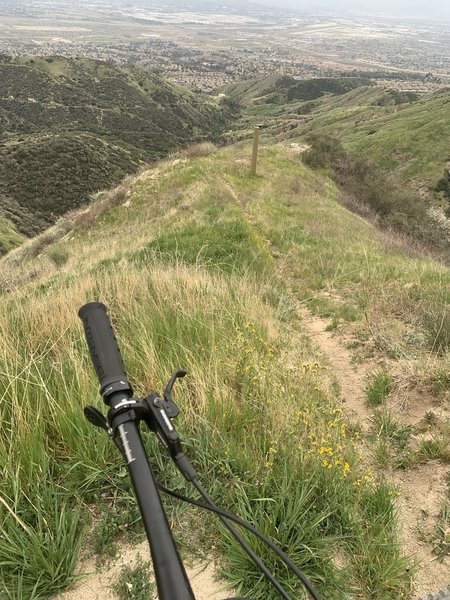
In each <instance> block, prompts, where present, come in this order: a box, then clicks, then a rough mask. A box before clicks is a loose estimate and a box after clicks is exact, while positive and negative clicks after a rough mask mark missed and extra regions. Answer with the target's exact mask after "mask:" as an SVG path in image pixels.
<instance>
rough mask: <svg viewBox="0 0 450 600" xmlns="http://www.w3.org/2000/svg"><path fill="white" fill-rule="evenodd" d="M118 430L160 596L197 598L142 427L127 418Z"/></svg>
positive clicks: (163, 599)
mask: <svg viewBox="0 0 450 600" xmlns="http://www.w3.org/2000/svg"><path fill="white" fill-rule="evenodd" d="M111 425H113V423H111ZM117 433H118V435H119V438H120V442H121V445H122V448H123V453H124V456H125V459H126V461H127V463H128V470H129V472H130V477H131V481H132V483H133V487H134V491H135V494H136V498H137V501H138V504H139V508H140V511H141V515H142V520H143V523H144V527H145V531H146V533H147V538H148V541H149V544H150V552H151V555H152V561H153V568H154V571H155V578H156V585H157V588H158V597H159V598H160V600H195V597H194V594H193V592H192V589H191V586H190V583H189V579H188V577H187V575H186V571H185V569H184V566H183V563H182V561H181V558H180V555H179V554H178V550H177V547H176V545H175V541H174V539H173V536H172V532H171V530H170V527H169V523H168V522H167V517H166V514H165V512H164V509H163V506H162V503H161V499H160V496H159V492H158V489H157V487H156V484H155V480H154V478H153V473H152V471H151V469H150V465H149V464H148V459H147V455H146V452H145V448H144V446H143V443H142V439H141V435H140V432H139V427H138V425H137V424H136V423H135V422H133V421H127V422H125V423H122V424H121V425H119V426H118V428H117Z"/></svg>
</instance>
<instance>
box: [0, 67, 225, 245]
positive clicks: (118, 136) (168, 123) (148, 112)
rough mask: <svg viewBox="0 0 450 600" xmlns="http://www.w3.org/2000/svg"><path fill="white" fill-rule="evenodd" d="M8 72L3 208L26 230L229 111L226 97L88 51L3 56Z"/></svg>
mask: <svg viewBox="0 0 450 600" xmlns="http://www.w3.org/2000/svg"><path fill="white" fill-rule="evenodd" d="M0 81H1V85H0V214H3V215H4V216H5V217H7V218H8V219H9V220H10V221H11V222H12V223H13V224H14V225H15V227H16V228H17V229H18V230H19V231H20V232H22V233H23V234H25V235H33V234H36V233H37V232H39V231H41V230H42V229H44V228H45V227H47V226H48V225H49V224H51V223H53V222H54V221H55V219H56V218H57V217H58V216H59V215H61V214H62V213H64V212H65V211H67V210H68V209H71V208H76V207H78V206H80V205H81V204H84V203H86V202H88V200H89V197H90V195H91V194H92V193H93V192H96V191H97V190H99V189H103V188H105V187H110V186H111V185H113V184H114V183H115V182H117V181H119V180H120V179H121V178H123V176H124V175H125V174H126V173H129V172H131V171H133V170H135V169H136V168H137V167H138V166H139V164H140V163H142V162H149V161H152V160H155V159H158V158H160V157H162V156H164V155H166V154H167V153H168V152H170V151H171V150H174V149H176V148H179V147H182V146H185V145H187V144H189V143H191V142H195V141H201V140H203V139H205V138H211V139H214V138H216V137H217V136H218V135H220V133H221V132H222V130H223V129H224V127H225V126H226V125H227V123H228V120H229V117H230V111H229V110H228V108H227V106H226V103H223V102H222V103H221V102H220V100H212V99H210V98H208V99H207V98H205V97H202V96H200V95H199V94H195V93H193V92H191V91H189V90H188V89H183V88H181V87H179V86H176V85H173V84H170V83H169V82H167V81H165V80H164V79H162V78H160V77H157V76H154V75H149V74H147V73H145V72H143V71H140V70H136V69H133V68H128V67H123V66H117V65H113V64H110V63H104V62H98V61H92V60H86V59H73V60H71V59H65V58H59V57H55V58H51V57H47V58H39V57H33V58H28V57H25V58H24V57H21V58H18V59H12V58H11V57H7V56H2V57H0Z"/></svg>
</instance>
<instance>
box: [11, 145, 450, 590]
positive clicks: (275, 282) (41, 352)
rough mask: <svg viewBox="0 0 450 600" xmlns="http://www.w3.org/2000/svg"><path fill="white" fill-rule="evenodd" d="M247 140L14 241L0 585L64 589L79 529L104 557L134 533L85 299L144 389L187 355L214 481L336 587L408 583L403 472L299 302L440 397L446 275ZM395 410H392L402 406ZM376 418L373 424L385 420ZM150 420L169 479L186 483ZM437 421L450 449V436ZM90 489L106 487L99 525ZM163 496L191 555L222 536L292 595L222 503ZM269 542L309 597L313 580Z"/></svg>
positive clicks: (282, 154) (309, 174) (446, 345)
mask: <svg viewBox="0 0 450 600" xmlns="http://www.w3.org/2000/svg"><path fill="white" fill-rule="evenodd" d="M249 151H250V149H249V147H248V146H246V145H240V146H234V147H232V148H230V149H226V150H221V151H215V152H213V153H212V154H210V155H209V156H203V157H195V156H194V157H191V158H189V157H187V154H185V155H184V156H179V157H178V158H177V159H176V160H168V161H165V162H161V163H159V164H157V165H155V166H153V167H152V168H150V169H148V170H147V171H144V172H142V173H141V174H140V175H139V176H138V177H137V178H135V179H134V180H131V179H129V180H127V182H126V184H124V186H125V185H126V188H127V199H128V201H127V204H126V206H124V205H123V203H120V202H119V203H114V202H113V198H114V197H115V195H116V192H114V193H111V195H110V196H108V194H107V195H105V196H104V197H103V200H101V201H102V202H104V205H103V208H102V209H101V210H100V209H97V211H96V212H95V213H94V212H93V213H92V214H91V216H92V219H93V220H92V219H91V221H90V223H89V225H87V222H88V221H86V219H88V217H89V211H85V212H83V213H81V212H80V213H79V217H78V219H77V218H75V217H74V216H73V214H72V215H70V216H68V217H65V218H63V220H62V224H61V223H60V224H59V225H58V226H59V227H61V226H63V225H64V223H65V226H66V228H69V227H72V231H71V235H70V236H65V237H64V238H63V239H59V241H58V242H57V243H56V244H48V242H47V244H44V243H41V245H39V244H38V242H39V238H37V240H34V241H31V242H28V243H27V244H25V245H24V247H23V248H21V249H19V250H18V251H15V252H13V253H11V254H10V255H8V257H5V258H4V259H3V260H2V263H1V270H0V289H3V290H4V292H3V294H2V295H1V296H0V373H1V376H0V423H1V427H0V431H1V432H2V433H1V435H0V456H1V460H2V464H3V465H4V466H3V476H2V479H1V481H0V497H1V498H2V502H1V504H0V528H1V531H2V535H1V536H0V596H1V595H2V594H3V596H4V597H5V598H15V599H16V600H25V599H26V600H38V599H44V598H45V599H46V598H49V596H50V594H51V593H54V592H57V591H58V590H60V589H62V588H64V587H65V586H66V585H68V584H69V583H70V582H71V580H72V579H73V577H74V565H75V563H76V561H77V558H78V556H79V553H80V549H81V545H82V544H83V542H85V545H86V547H88V548H91V549H92V551H93V552H95V553H97V554H100V555H104V553H105V552H107V551H108V550H109V551H111V544H112V542H113V540H114V538H115V537H116V536H117V535H119V534H121V535H122V537H123V536H135V537H131V538H130V537H128V539H134V540H135V539H136V535H138V533H137V532H139V531H140V524H139V520H138V516H137V514H136V509H135V508H133V507H134V503H133V502H132V501H131V500H130V489H129V484H128V478H127V477H125V478H124V477H122V475H123V472H122V469H121V461H120V460H119V456H118V454H117V452H116V450H115V448H114V446H113V444H111V442H110V440H109V439H108V438H107V436H106V435H102V433H100V432H99V430H97V429H94V428H93V427H92V426H91V425H90V424H89V423H88V422H87V421H86V420H85V418H84V416H83V414H82V409H83V406H84V405H85V404H86V403H97V405H99V402H100V401H99V400H98V398H97V395H96V394H97V392H96V391H97V388H98V385H97V382H96V380H95V376H94V374H93V371H92V368H91V366H90V362H89V358H88V351H87V348H86V344H85V341H84V338H83V333H82V328H81V323H80V322H79V319H78V317H77V314H76V313H77V309H78V308H79V307H80V306H81V305H82V304H83V303H84V302H86V301H91V300H100V301H103V302H105V303H106V304H107V305H109V307H110V310H111V314H112V318H113V322H114V324H115V325H116V327H117V334H118V339H119V342H120V345H121V347H122V352H123V355H124V358H125V360H126V363H127V366H128V370H129V373H130V375H131V377H132V381H133V385H134V386H135V390H136V393H137V394H145V393H147V392H149V391H150V390H153V389H155V388H157V389H161V387H162V385H163V382H165V381H166V380H167V378H168V376H169V374H170V373H171V372H172V371H173V370H174V369H176V368H179V367H183V368H186V369H187V371H188V373H189V377H188V379H187V381H186V383H183V384H179V387H178V389H177V394H176V398H177V400H178V403H179V405H180V408H181V411H182V412H181V416H180V418H179V422H178V424H177V426H178V427H179V429H180V430H181V432H182V435H183V438H184V439H185V440H186V442H187V448H188V453H189V455H190V457H191V458H192V459H193V461H194V463H195V464H196V466H197V467H198V470H199V472H200V473H201V474H202V475H203V477H204V481H205V483H207V484H208V488H209V491H210V493H211V495H212V496H213V497H214V498H217V499H218V500H220V503H221V504H222V505H223V506H224V507H225V508H228V509H230V510H234V511H236V512H237V513H238V514H239V515H240V516H242V517H244V518H248V519H250V520H251V522H252V523H253V524H255V525H256V526H258V527H260V528H261V529H262V530H263V531H264V532H265V533H266V534H268V535H270V536H273V537H274V539H276V540H277V541H278V542H279V543H280V544H281V545H282V547H283V548H284V549H285V550H286V551H287V552H288V553H289V554H290V555H291V557H292V558H293V559H294V560H295V561H296V562H297V564H298V565H299V567H300V568H302V569H303V570H304V571H305V573H306V575H307V576H308V577H310V578H311V580H312V581H313V583H314V584H315V585H316V586H317V588H318V589H319V591H320V592H321V594H322V595H323V597H329V598H333V599H334V600H339V599H342V600H345V599H346V598H349V597H358V598H361V599H362V600H369V599H370V600H391V599H392V600H394V599H395V600H398V598H408V597H409V590H410V585H411V581H410V579H411V576H412V571H411V570H410V569H409V566H410V564H411V561H410V560H409V559H408V558H407V557H405V556H404V555H403V554H402V551H401V549H400V546H399V543H398V538H397V519H396V511H395V498H396V491H395V489H393V488H391V487H390V486H389V485H387V483H386V481H385V479H384V472H385V469H381V470H380V471H378V469H377V468H376V465H375V464H374V465H373V466H369V463H368V460H367V457H368V456H370V455H371V453H372V449H373V448H372V447H371V445H370V444H371V443H372V442H371V441H370V439H372V438H371V437H370V436H367V439H361V435H360V427H359V425H358V423H352V424H350V423H349V422H348V421H346V419H345V417H344V416H343V413H342V408H341V402H342V399H341V397H340V391H339V386H338V385H337V382H336V380H335V379H334V378H333V376H332V374H331V373H329V371H328V365H327V364H326V363H324V362H323V359H322V358H321V357H320V356H319V355H318V354H317V351H316V350H315V348H314V346H313V344H312V343H311V341H310V340H309V339H308V336H307V335H306V334H305V331H304V328H303V325H302V320H301V318H300V317H299V312H298V307H299V306H300V305H306V306H308V307H309V308H310V310H311V311H313V312H315V313H316V314H319V315H321V316H322V317H324V318H327V319H329V320H330V327H333V328H334V329H338V330H340V331H346V332H347V333H349V334H350V333H351V335H352V336H353V340H354V345H355V348H357V349H359V351H360V352H361V354H362V355H364V354H366V355H367V353H381V354H384V355H388V356H390V357H391V360H394V361H398V368H399V369H400V368H401V369H402V378H403V380H402V381H403V384H404V385H410V384H412V385H414V386H416V387H417V388H418V389H420V388H421V386H426V389H427V390H428V392H427V393H433V394H434V397H435V401H436V402H440V401H442V398H444V397H445V390H446V389H447V387H448V383H449V381H448V373H449V372H450V313H449V306H450V295H449V294H450V273H449V271H448V269H446V268H445V267H444V266H442V265H440V264H438V263H435V262H433V261H432V260H430V259H428V258H426V257H424V256H422V255H420V254H418V253H417V252H416V251H415V249H414V248H412V247H410V246H409V245H407V244H406V243H405V242H403V241H402V240H401V239H399V238H397V237H395V236H394V235H393V234H389V235H388V234H386V233H383V232H380V231H379V230H377V229H376V228H375V227H374V226H373V225H371V224H370V223H368V222H366V221H364V220H363V219H362V218H360V217H358V216H356V215H354V214H353V213H351V212H349V211H348V210H347V209H345V208H344V207H343V206H342V205H341V204H340V202H339V200H340V191H339V189H338V187H337V186H336V184H335V183H334V182H333V181H332V180H331V179H330V178H328V177H327V176H326V175H324V174H323V173H321V172H318V171H314V170H312V169H310V168H309V167H307V166H305V165H304V164H303V163H302V162H301V160H300V158H299V156H298V154H295V153H293V152H292V151H291V150H288V149H287V148H285V147H283V146H266V147H265V148H263V149H262V150H261V157H260V166H259V169H260V171H259V173H260V175H259V176H258V177H253V176H250V175H249V173H248V155H249ZM108 198H109V200H110V202H111V208H110V209H109V210H106V208H107V204H106V202H107V201H108ZM114 204H115V205H114ZM94 209H95V205H92V206H91V209H90V210H91V211H94ZM94 216H96V218H94ZM83 219H85V220H83ZM47 239H48V240H51V239H52V238H51V236H49V237H48V238H47ZM105 240H108V243H105ZM41 242H42V239H41ZM33 244H34V251H33V252H30V251H27V248H29V247H31V246H32V245H33ZM36 254H39V256H37V257H36ZM55 256H59V257H63V259H61V260H58V261H57V260H55ZM17 282H20V286H18V285H17ZM7 290H10V291H7ZM437 316H439V318H438V319H437V318H436V317H437ZM374 332H375V333H376V335H374ZM402 365H403V367H402ZM431 391H432V392H431ZM379 410H380V412H379V415H380V418H383V415H384V416H385V417H386V419H387V415H388V408H387V407H386V406H382V407H381V408H380V409H379ZM392 426H393V425H392ZM380 435H381V430H380V431H378V429H377V424H376V422H375V423H374V438H373V439H375V440H376V439H377V438H378V437H379V436H380ZM433 435H436V436H438V431H437V430H436V431H433ZM145 439H146V442H147V444H148V446H149V448H150V449H151V451H150V455H151V457H152V463H153V464H154V467H155V470H156V471H157V474H158V475H157V476H158V479H159V480H160V481H161V482H163V483H165V484H167V485H168V487H171V488H177V489H180V490H182V491H183V490H184V486H185V483H184V482H183V480H182V478H181V476H178V475H177V474H176V473H175V472H174V471H173V469H172V468H171V467H168V466H167V459H166V458H162V454H161V452H162V451H161V450H160V449H157V447H156V446H157V445H156V442H155V441H154V440H153V439H150V437H149V436H147V435H146V436H145ZM436 439H438V437H436ZM439 440H440V443H441V446H440V448H441V450H442V452H441V454H440V455H439V457H437V460H445V456H447V457H448V456H450V448H449V439H448V438H445V436H444V435H442V436H441V438H439ZM373 443H375V442H373ZM386 443H388V442H386ZM389 443H391V442H389ZM418 444H419V439H416V436H415V435H412V436H411V439H410V441H408V442H407V444H406V446H405V447H403V450H402V452H403V454H402V456H401V464H402V468H409V466H410V465H413V464H417V462H419V461H426V460H428V458H427V457H424V456H423V454H420V452H419V449H418ZM446 452H447V454H445V453H446ZM435 458H436V457H435ZM392 461H393V462H392V468H394V464H396V462H395V461H400V458H399V457H398V456H395V457H393V458H392ZM86 505H89V506H90V507H92V506H93V505H95V506H97V507H98V508H97V511H96V519H95V522H94V525H92V526H91V527H89V525H90V523H89V520H88V518H89V514H90V511H88V510H85V508H84V507H85V506H86ZM168 505H169V508H170V511H171V515H172V517H173V522H174V523H176V524H180V523H181V524H183V525H184V532H185V534H184V536H183V528H180V527H178V526H177V527H176V530H177V531H176V534H177V536H178V537H179V539H180V541H181V544H182V549H183V554H184V555H186V553H188V554H191V553H192V548H194V547H198V548H206V549H207V551H208V552H209V553H210V554H211V555H212V554H214V553H215V552H216V553H218V555H219V556H220V560H219V562H220V564H221V565H222V570H223V573H224V574H225V575H226V576H227V577H228V580H229V581H230V583H231V585H233V586H234V587H235V589H236V591H237V592H238V594H240V595H250V596H252V597H253V598H255V599H256V600H263V599H264V600H267V599H272V598H273V599H274V598H275V595H274V593H273V592H272V591H271V590H270V589H269V588H268V587H267V585H266V584H265V582H263V581H261V577H260V575H259V574H258V572H257V571H256V570H255V569H254V568H253V567H252V566H251V565H250V564H249V562H248V560H247V558H246V557H245V556H244V555H243V553H242V551H241V550H240V549H239V548H238V547H237V546H236V545H235V544H234V543H233V542H231V541H229V540H227V539H226V537H222V535H221V536H220V537H219V534H218V528H217V525H216V523H215V521H212V520H211V519H209V518H207V519H206V520H205V518H204V517H201V518H199V517H198V515H197V514H196V513H194V512H193V511H189V512H187V511H184V510H182V509H181V508H180V507H179V506H178V505H176V504H174V503H171V502H170V501H169V503H168ZM92 529H93V530H92ZM125 532H128V533H125ZM186 532H188V534H186ZM255 547H256V549H257V551H258V552H261V554H262V556H263V557H264V558H265V559H267V564H268V566H269V568H271V569H273V570H274V571H275V572H276V574H277V576H278V577H279V578H280V579H281V580H282V581H284V582H285V584H286V585H287V586H288V589H289V590H290V593H291V594H292V596H293V597H295V598H298V599H301V598H305V594H304V592H303V590H302V589H301V587H299V584H298V583H297V582H296V581H294V579H293V578H291V577H290V576H289V574H287V573H286V570H285V569H284V568H280V566H279V565H277V563H276V562H274V559H273V557H271V556H269V555H268V554H267V551H266V550H265V549H264V548H262V547H261V546H260V544H258V543H256V546H255Z"/></svg>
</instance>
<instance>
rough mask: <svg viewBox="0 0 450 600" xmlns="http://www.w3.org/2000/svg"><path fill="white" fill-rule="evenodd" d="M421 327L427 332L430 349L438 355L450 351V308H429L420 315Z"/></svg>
mask: <svg viewBox="0 0 450 600" xmlns="http://www.w3.org/2000/svg"><path fill="white" fill-rule="evenodd" d="M418 320H419V323H420V326H421V327H422V329H423V330H424V332H425V336H426V340H427V344H428V347H429V348H430V350H431V351H432V352H435V353H436V354H445V353H446V352H448V351H449V350H450V307H448V306H447V307H446V308H444V309H442V307H438V306H436V307H433V306H430V307H427V309H426V310H422V312H421V313H420V314H419V315H418Z"/></svg>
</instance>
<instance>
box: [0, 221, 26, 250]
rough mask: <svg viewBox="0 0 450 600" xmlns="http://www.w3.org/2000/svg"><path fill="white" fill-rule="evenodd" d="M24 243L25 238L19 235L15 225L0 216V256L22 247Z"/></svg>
mask: <svg viewBox="0 0 450 600" xmlns="http://www.w3.org/2000/svg"><path fill="white" fill-rule="evenodd" d="M24 241H25V238H24V236H23V235H21V234H20V233H17V231H16V229H15V227H14V225H13V224H12V223H11V222H10V221H8V220H7V219H5V218H4V217H2V216H0V256H1V255H2V254H6V253H7V252H9V251H10V250H12V249H13V248H16V247H17V246H20V244H22V243H23V242H24Z"/></svg>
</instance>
